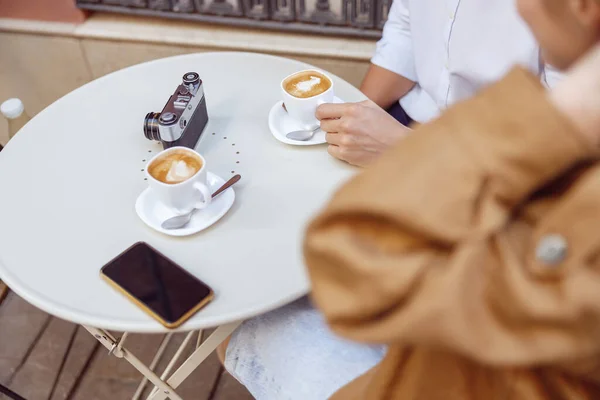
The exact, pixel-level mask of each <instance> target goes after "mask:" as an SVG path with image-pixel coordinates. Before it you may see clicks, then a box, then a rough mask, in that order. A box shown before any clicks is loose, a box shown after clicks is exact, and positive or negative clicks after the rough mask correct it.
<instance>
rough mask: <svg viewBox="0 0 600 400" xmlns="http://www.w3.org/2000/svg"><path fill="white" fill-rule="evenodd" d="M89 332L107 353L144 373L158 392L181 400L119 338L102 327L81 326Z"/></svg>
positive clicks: (175, 399) (180, 399)
mask: <svg viewBox="0 0 600 400" xmlns="http://www.w3.org/2000/svg"><path fill="white" fill-rule="evenodd" d="M83 327H84V328H85V329H86V330H87V331H88V332H89V333H91V334H92V336H94V337H95V338H96V339H97V340H98V341H99V342H100V343H101V344H102V345H103V346H104V347H106V348H107V349H108V351H109V354H112V355H114V356H115V357H117V358H124V359H125V360H127V361H128V362H129V364H131V365H132V366H133V367H134V368H135V369H137V370H138V371H139V372H140V373H141V374H142V375H144V376H145V377H146V378H148V380H149V381H150V382H152V384H153V385H154V386H156V387H158V388H159V389H160V393H162V394H164V395H165V396H166V397H165V398H169V399H172V400H183V399H182V398H181V397H180V396H179V395H178V394H177V393H175V390H173V388H172V387H170V386H169V385H168V384H167V383H165V382H164V381H162V380H161V379H160V378H159V377H158V376H157V375H156V374H155V373H154V371H152V370H151V369H150V368H148V367H147V366H146V365H145V364H144V363H143V362H141V361H140V360H139V359H138V358H137V357H136V356H134V355H133V354H131V353H130V352H129V351H128V350H127V349H126V348H123V347H122V344H121V345H120V344H119V340H116V339H115V338H114V337H113V336H112V335H111V334H110V333H108V332H107V331H105V330H103V329H98V328H93V327H91V326H85V325H84V326H83Z"/></svg>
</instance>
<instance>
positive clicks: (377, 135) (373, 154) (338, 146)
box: [317, 100, 410, 167]
mask: <svg viewBox="0 0 600 400" xmlns="http://www.w3.org/2000/svg"><path fill="white" fill-rule="evenodd" d="M317 118H318V119H319V120H320V121H321V129H322V130H324V131H325V132H327V143H329V147H328V149H327V151H328V152H329V154H331V155H332V156H334V157H335V158H338V159H340V160H343V161H346V162H348V163H350V164H353V165H358V166H361V167H364V166H367V165H369V164H370V163H372V162H373V161H374V160H375V159H377V158H378V157H379V155H380V154H381V153H382V152H383V151H384V150H385V149H387V148H388V147H390V146H392V145H393V144H394V143H396V142H397V141H398V140H399V139H400V138H402V137H403V136H405V135H406V134H407V133H408V132H409V131H410V129H408V128H407V127H405V126H403V125H402V124H400V123H399V122H398V121H396V120H395V119H394V118H393V117H392V116H391V115H389V114H388V113H387V112H385V111H384V110H383V109H381V108H380V107H378V106H377V105H376V104H375V103H373V102H372V101H370V100H367V101H363V102H361V103H345V104H323V105H322V106H320V107H319V108H318V109H317Z"/></svg>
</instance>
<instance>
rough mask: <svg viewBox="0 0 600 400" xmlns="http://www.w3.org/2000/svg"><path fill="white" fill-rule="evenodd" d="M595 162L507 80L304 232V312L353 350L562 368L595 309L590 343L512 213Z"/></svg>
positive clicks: (533, 97)
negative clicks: (307, 297)
mask: <svg viewBox="0 0 600 400" xmlns="http://www.w3.org/2000/svg"><path fill="white" fill-rule="evenodd" d="M595 152H596V151H595V149H594V148H593V147H592V146H591V144H589V143H587V142H586V141H585V140H584V139H583V136H582V135H581V134H580V133H579V132H577V131H576V130H575V128H574V127H573V126H572V125H571V124H570V122H569V121H568V120H567V119H566V118H565V117H563V116H562V115H560V114H559V113H558V112H557V111H556V110H555V109H554V108H553V107H552V105H551V104H550V103H549V102H548V101H547V99H546V95H545V91H544V88H543V87H542V85H541V84H540V82H539V80H538V79H537V78H536V77H534V76H533V75H531V74H529V73H527V72H525V71H524V70H521V69H516V70H513V71H512V72H511V73H509V75H507V76H506V77H505V78H504V79H503V80H502V81H501V82H499V83H497V84H495V85H494V86H491V87H490V88H488V89H486V90H485V91H484V92H483V93H482V94H480V95H479V96H477V97H476V98H474V99H471V100H468V101H466V102H464V103H461V104H458V105H456V106H454V107H453V108H452V109H450V110H448V111H447V112H446V113H445V114H444V115H443V116H442V117H440V118H439V119H438V120H436V121H434V122H432V123H429V124H426V125H423V126H421V127H419V128H418V129H417V130H416V131H415V132H414V133H413V134H412V135H411V136H409V137H408V138H406V139H405V140H404V141H402V142H401V143H400V144H399V145H398V146H397V147H395V148H393V149H391V150H390V151H389V152H387V153H386V154H384V155H383V156H382V158H381V159H380V160H379V161H378V162H376V163H375V165H373V166H372V167H371V168H369V169H367V170H365V171H364V172H363V173H361V174H360V175H358V176H357V177H356V178H354V179H353V180H352V181H351V182H349V183H348V184H347V185H345V186H344V187H343V188H342V189H341V190H340V191H339V192H338V193H337V194H336V195H335V196H334V198H333V199H332V200H331V202H330V204H329V205H328V206H327V207H326V208H325V210H324V211H323V212H322V213H321V214H320V215H319V216H318V217H317V218H316V219H315V220H314V221H313V222H312V223H311V224H310V226H309V228H308V231H307V235H306V239H305V258H306V262H307V266H308V270H309V275H310V277H311V281H312V284H313V293H312V296H313V299H314V301H315V303H316V305H317V306H318V307H319V308H320V309H321V310H322V311H323V312H324V314H325V316H326V318H327V320H328V322H329V324H330V325H331V326H332V328H333V329H334V330H335V331H336V332H337V333H339V334H341V335H343V336H346V337H349V338H352V339H355V340H359V341H365V342H379V343H388V344H393V343H402V344H406V345H425V346H434V347H435V346H440V347H443V348H447V349H451V350H452V351H457V352H461V353H464V354H467V355H470V356H473V357H475V358H477V359H480V360H483V361H487V362H492V363H519V362H523V363H525V362H531V360H534V359H535V360H540V359H542V358H551V357H556V356H559V355H561V354H563V355H564V354H571V355H572V354H574V353H572V351H573V350H574V347H573V346H574V343H573V342H574V340H578V341H579V340H580V339H581V340H580V342H581V344H579V345H577V346H579V347H578V348H583V347H585V346H588V345H589V346H597V344H596V342H597V340H595V339H594V338H593V337H592V335H595V337H598V334H599V333H600V331H599V328H600V319H599V318H598V315H599V314H600V295H597V294H596V295H594V296H596V301H597V303H596V306H595V308H594V309H593V312H594V313H595V314H594V317H595V320H594V321H595V322H597V323H598V325H595V326H594V328H595V330H594V329H588V332H589V333H583V332H581V331H580V330H581V329H582V324H585V323H591V320H587V321H583V320H580V321H578V322H580V324H578V325H577V324H575V325H569V324H570V323H571V322H572V320H573V319H576V318H577V313H578V312H580V313H583V312H584V311H585V310H589V309H586V308H585V307H584V306H583V305H581V307H584V308H577V307H578V305H579V304H580V303H581V301H579V300H581V298H580V297H577V296H579V295H576V294H574V296H575V299H574V300H572V303H568V302H569V301H571V299H570V298H569V296H570V295H571V294H572V293H571V292H577V288H576V287H573V285H577V282H574V281H568V282H567V280H565V281H560V280H559V279H555V278H556V276H554V275H552V274H550V275H551V276H545V275H544V271H545V270H544V268H543V267H544V266H541V267H540V265H539V263H538V262H537V261H536V259H535V257H532V254H535V246H532V245H531V241H532V240H533V239H532V238H535V237H541V236H542V235H541V233H540V232H538V231H536V229H537V228H536V227H537V226H538V225H539V226H541V227H543V226H544V224H543V223H541V224H537V223H532V222H531V221H528V220H527V219H526V218H524V217H518V216H517V215H518V213H517V212H516V210H517V209H522V207H523V206H524V204H527V201H528V199H529V198H530V197H531V195H532V193H533V192H535V191H536V190H538V189H540V188H541V187H542V186H544V185H545V184H547V183H548V182H550V181H552V180H553V179H555V178H557V177H559V176H561V175H563V174H564V173H565V172H566V171H567V170H569V169H570V168H571V167H573V166H574V165H576V164H577V163H580V162H582V161H583V160H587V159H591V158H593V157H595V154H596V153H595ZM599 194H600V192H599ZM596 210H598V208H596ZM561 224H562V225H561ZM568 224H569V222H568V221H566V220H563V221H562V222H559V224H558V228H557V227H556V226H554V227H553V228H552V229H555V228H556V229H559V230H560V227H561V226H562V227H564V226H565V225H568ZM540 229H542V228H540ZM543 229H546V228H543ZM548 229H550V228H548ZM597 236H599V235H597ZM597 241H600V236H599V239H598V240H597ZM540 268H541V272H540V274H537V272H539V271H538V270H539V269H540ZM549 270H553V271H554V270H555V268H549ZM536 274H537V275H536ZM555 275H556V274H555ZM590 277H592V278H594V279H595V280H594V283H595V284H597V285H598V286H597V287H595V289H596V293H598V292H600V275H595V273H594V272H589V274H588V275H585V274H584V275H582V276H579V277H578V279H580V280H585V279H589V278H590ZM596 282H598V283H596ZM565 285H571V286H568V287H567V286H565ZM590 291H591V289H590ZM564 300H566V301H567V304H562V305H560V304H561V303H560V302H561V301H564ZM557 304H558V305H559V306H557ZM586 306H589V305H587V304H586ZM563 308H564V313H563V312H562V311H561V310H563ZM588 328H591V327H590V326H588ZM574 333H576V334H574ZM586 339H587V340H588V341H587V342H586Z"/></svg>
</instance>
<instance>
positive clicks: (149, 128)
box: [144, 112, 160, 140]
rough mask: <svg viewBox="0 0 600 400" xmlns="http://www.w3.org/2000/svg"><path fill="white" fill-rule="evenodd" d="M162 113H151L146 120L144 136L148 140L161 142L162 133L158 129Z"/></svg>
mask: <svg viewBox="0 0 600 400" xmlns="http://www.w3.org/2000/svg"><path fill="white" fill-rule="evenodd" d="M159 118H160V113H157V112H149V113H148V114H146V118H144V136H146V139H148V140H160V131H159V129H158V119H159Z"/></svg>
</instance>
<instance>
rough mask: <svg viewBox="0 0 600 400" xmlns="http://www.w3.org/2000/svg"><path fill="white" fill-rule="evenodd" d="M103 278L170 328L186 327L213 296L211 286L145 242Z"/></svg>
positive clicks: (126, 253) (108, 269) (118, 260)
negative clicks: (185, 324)
mask: <svg viewBox="0 0 600 400" xmlns="http://www.w3.org/2000/svg"><path fill="white" fill-rule="evenodd" d="M100 276H101V277H102V278H103V279H104V280H106V281H107V282H108V283H109V284H110V285H111V286H112V287H114V288H115V289H117V290H118V291H119V292H121V293H122V294H124V295H125V296H126V297H127V298H129V300H131V301H133V302H134V303H135V304H136V305H137V306H139V307H140V308H141V309H142V310H144V311H145V312H146V313H148V314H150V316H152V317H153V318H155V319H156V320H158V322H160V323H161V324H163V325H164V326H165V327H167V328H170V329H173V328H177V327H178V326H180V325H181V324H183V323H184V322H185V321H187V320H188V319H189V318H190V317H191V316H192V315H194V314H195V313H196V312H198V311H199V310H200V309H201V308H202V307H204V306H205V305H207V304H208V303H209V302H210V301H211V300H212V299H213V297H214V293H213V291H212V289H211V288H210V287H209V286H208V285H206V284H205V283H204V282H202V281H201V280H199V279H198V278H196V277H195V276H194V275H192V274H190V273H189V272H187V271H186V270H185V269H183V268H181V267H180V266H179V265H177V264H175V263H174V262H173V261H171V260H170V259H168V258H167V257H166V256H164V255H163V254H161V253H160V252H158V251H157V250H156V249H154V248H152V247H151V246H150V245H148V244H147V243H144V242H138V243H136V244H134V245H133V246H131V247H130V248H128V249H127V250H125V251H124V252H123V253H121V254H120V255H118V256H117V257H115V258H114V259H113V260H111V261H110V262H109V263H108V264H106V265H105V266H104V267H102V269H101V270H100Z"/></svg>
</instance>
